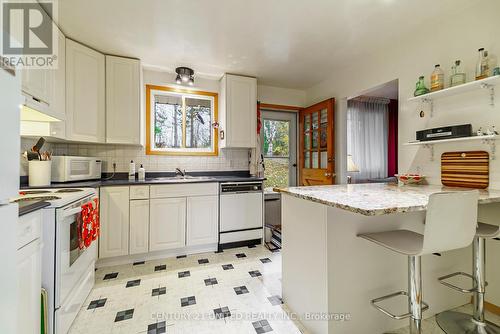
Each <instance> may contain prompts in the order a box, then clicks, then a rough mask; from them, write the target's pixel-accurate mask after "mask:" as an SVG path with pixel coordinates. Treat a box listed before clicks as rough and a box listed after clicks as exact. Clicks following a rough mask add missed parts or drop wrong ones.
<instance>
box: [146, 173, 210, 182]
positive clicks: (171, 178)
mask: <svg viewBox="0 0 500 334" xmlns="http://www.w3.org/2000/svg"><path fill="white" fill-rule="evenodd" d="M151 180H152V181H158V182H162V181H165V182H179V183H182V182H197V181H205V180H214V178H213V177H211V176H191V175H186V176H167V177H156V178H154V179H151Z"/></svg>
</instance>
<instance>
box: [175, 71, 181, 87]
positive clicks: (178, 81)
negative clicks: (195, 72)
mask: <svg viewBox="0 0 500 334" xmlns="http://www.w3.org/2000/svg"><path fill="white" fill-rule="evenodd" d="M175 83H177V84H178V85H180V84H181V83H182V80H181V76H180V75H179V74H177V78H175Z"/></svg>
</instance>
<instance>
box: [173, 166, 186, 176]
mask: <svg viewBox="0 0 500 334" xmlns="http://www.w3.org/2000/svg"><path fill="white" fill-rule="evenodd" d="M175 175H180V176H182V177H186V170H185V169H184V170H181V169H180V168H176V169H175Z"/></svg>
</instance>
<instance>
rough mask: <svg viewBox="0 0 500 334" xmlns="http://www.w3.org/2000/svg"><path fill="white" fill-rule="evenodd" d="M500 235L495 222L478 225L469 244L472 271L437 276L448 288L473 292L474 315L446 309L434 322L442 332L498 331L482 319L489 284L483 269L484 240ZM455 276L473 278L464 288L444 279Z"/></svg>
mask: <svg viewBox="0 0 500 334" xmlns="http://www.w3.org/2000/svg"><path fill="white" fill-rule="evenodd" d="M499 236H500V227H499V226H495V225H489V224H483V223H478V224H477V230H476V236H475V237H474V242H473V243H472V261H473V262H472V263H473V265H472V270H473V274H472V275H470V274H467V273H462V272H458V273H453V274H450V275H446V276H443V277H440V278H438V280H439V282H441V283H442V284H443V285H446V286H447V287H449V288H452V289H454V290H457V291H460V292H463V293H473V295H474V304H473V306H474V307H473V308H474V309H473V314H472V316H471V315H470V314H465V313H461V312H453V311H446V312H443V313H440V314H438V315H437V316H436V321H437V323H438V325H439V327H441V329H442V330H443V331H444V332H445V333H449V334H461V333H467V334H475V333H478V334H479V333H480V334H500V327H499V326H497V325H495V324H493V323H491V322H489V321H486V319H485V318H484V294H485V292H486V290H485V289H486V286H487V285H488V283H487V282H486V278H485V271H486V270H485V269H486V239H487V238H498V237H499ZM455 276H466V277H469V278H471V279H472V281H473V285H474V286H473V287H472V288H471V289H463V288H460V287H458V286H455V285H453V284H451V283H449V282H447V281H446V280H447V279H449V278H451V277H455Z"/></svg>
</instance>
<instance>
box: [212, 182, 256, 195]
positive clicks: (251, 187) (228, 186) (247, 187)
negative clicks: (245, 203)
mask: <svg viewBox="0 0 500 334" xmlns="http://www.w3.org/2000/svg"><path fill="white" fill-rule="evenodd" d="M261 191H262V182H231V183H221V185H220V192H221V194H227V193H242V192H244V193H248V192H261Z"/></svg>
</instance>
